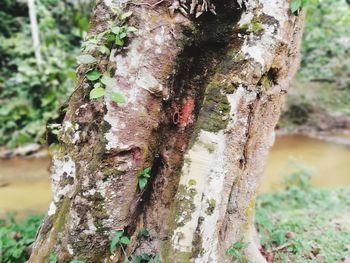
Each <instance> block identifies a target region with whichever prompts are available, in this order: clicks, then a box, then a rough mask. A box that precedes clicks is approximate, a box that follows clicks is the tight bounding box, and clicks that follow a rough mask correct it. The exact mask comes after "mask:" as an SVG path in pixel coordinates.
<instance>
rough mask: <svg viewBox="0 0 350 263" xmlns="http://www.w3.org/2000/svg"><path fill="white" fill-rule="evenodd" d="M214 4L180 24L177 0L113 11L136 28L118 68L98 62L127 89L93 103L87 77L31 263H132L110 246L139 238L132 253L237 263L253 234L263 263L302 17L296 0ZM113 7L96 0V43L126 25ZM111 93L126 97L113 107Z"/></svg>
mask: <svg viewBox="0 0 350 263" xmlns="http://www.w3.org/2000/svg"><path fill="white" fill-rule="evenodd" d="M187 2H190V1H187ZM199 2H200V1H199ZM212 2H214V4H215V6H216V9H215V12H216V14H217V15H214V14H212V13H210V12H204V13H203V14H202V15H201V16H200V17H199V18H195V17H193V15H189V16H187V17H186V16H184V15H183V14H182V13H183V11H186V9H183V10H175V13H174V15H173V16H170V14H169V10H168V7H169V6H170V5H171V3H170V2H168V1H156V0H153V1H152V0H143V1H139V2H137V1H127V0H117V1H116V3H114V4H117V5H119V6H120V7H122V8H124V10H129V11H132V12H133V16H132V17H131V19H130V20H129V24H131V25H134V26H135V27H137V28H138V33H137V34H136V35H135V36H133V37H131V38H130V39H129V40H128V43H127V46H126V48H125V50H124V51H123V52H122V53H119V54H117V55H116V53H115V52H113V51H112V52H111V54H112V55H110V56H109V59H108V65H106V58H101V59H100V60H99V64H100V65H98V66H100V69H101V70H106V68H107V67H109V68H112V69H113V72H114V73H113V76H114V78H115V80H116V81H117V85H116V86H112V87H111V86H109V87H107V90H106V95H105V97H104V99H102V100H90V99H89V96H88V94H89V92H90V90H91V89H92V87H91V85H90V84H89V83H88V82H87V81H86V80H85V79H84V73H85V72H86V66H83V65H80V66H79V68H78V79H77V88H76V90H75V92H74V93H73V95H72V96H71V98H70V100H69V106H68V108H67V109H66V110H65V111H64V112H65V115H64V116H62V118H63V122H62V125H63V127H62V132H61V133H60V135H59V143H60V145H61V147H60V150H58V151H57V152H56V153H55V155H54V157H53V163H52V185H53V191H54V198H53V202H52V204H51V206H50V209H49V212H48V215H47V217H46V219H45V220H44V222H43V224H42V226H41V228H40V231H39V233H38V236H37V239H36V241H35V244H34V246H33V252H32V256H31V258H30V260H29V262H47V258H48V256H49V255H50V253H54V254H56V255H57V256H58V259H59V262H69V260H71V259H74V258H76V259H81V260H84V261H85V262H119V261H122V260H123V257H124V256H123V254H122V252H121V250H120V246H119V247H118V249H117V250H116V252H115V253H113V254H110V251H109V245H110V242H111V238H112V236H113V235H114V232H115V231H116V230H124V231H125V235H127V236H129V237H130V239H131V244H129V245H127V246H124V248H125V250H126V254H128V255H131V254H133V255H139V254H141V253H148V254H150V255H155V254H157V253H159V254H160V256H161V259H162V262H220V263H221V262H232V261H233V259H232V257H230V256H229V255H228V254H227V249H228V248H229V247H230V246H231V245H232V244H233V243H235V242H237V241H238V240H240V238H241V237H244V238H245V240H246V242H248V244H249V245H248V247H247V248H246V251H245V252H246V254H247V255H248V257H249V258H250V259H251V261H252V262H264V258H263V257H262V256H261V255H260V253H259V245H258V243H257V240H256V233H255V229H254V226H253V217H254V203H255V197H256V192H257V187H258V184H259V178H260V175H261V172H262V170H263V166H264V162H265V157H266V155H267V152H268V149H269V147H270V145H271V144H272V142H273V138H274V127H275V124H276V122H277V120H278V117H279V114H280V110H281V105H282V103H283V98H284V96H285V94H286V91H287V89H288V85H289V82H290V81H291V79H292V77H293V75H294V73H295V72H296V69H297V66H298V48H299V42H300V38H301V33H302V22H303V16H302V14H300V15H299V16H295V15H293V14H291V12H290V9H289V4H290V3H289V1H286V0H254V1H253V0H250V1H242V0H241V1H238V2H236V1H223V0H222V1H212ZM112 4H113V3H112V1H107V0H105V1H98V3H97V5H96V8H95V10H94V14H93V17H92V21H91V29H90V32H89V35H90V36H92V35H96V34H97V33H99V32H102V31H104V30H105V29H106V27H107V26H108V22H109V21H112V20H113V19H114V17H113V13H112V12H111V5H112ZM188 7H189V8H190V6H189V5H188ZM113 91H115V92H121V93H123V94H124V96H125V98H126V101H127V102H126V103H125V104H121V105H118V104H116V103H114V102H113V101H111V99H110V96H109V94H111V92H113ZM147 167H151V177H150V179H149V182H148V184H147V185H146V188H145V190H144V191H142V192H141V191H140V190H139V187H138V174H139V173H140V172H141V171H142V170H144V169H145V168H147ZM144 228H145V229H147V230H148V231H149V237H142V238H141V239H140V238H139V237H138V233H139V231H140V230H141V229H144Z"/></svg>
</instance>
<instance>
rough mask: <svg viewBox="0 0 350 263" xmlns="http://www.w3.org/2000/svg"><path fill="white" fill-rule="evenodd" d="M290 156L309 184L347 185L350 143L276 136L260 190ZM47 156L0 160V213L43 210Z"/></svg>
mask: <svg viewBox="0 0 350 263" xmlns="http://www.w3.org/2000/svg"><path fill="white" fill-rule="evenodd" d="M290 158H293V159H294V160H296V162H297V163H304V164H306V165H307V166H309V167H311V168H313V169H314V171H315V174H316V175H315V176H313V177H312V184H313V185H314V186H320V187H336V186H346V185H347V186H350V147H346V146H342V145H339V144H334V143H329V142H325V141H321V140H317V139H311V138H308V137H305V136H285V137H281V138H277V140H276V142H275V145H274V146H273V148H272V151H271V153H270V155H269V158H268V163H267V168H266V170H265V174H264V178H263V180H262V186H261V189H260V191H261V192H267V191H270V190H272V189H276V188H279V187H281V186H280V182H281V180H282V175H283V174H285V173H287V172H288V167H289V168H290ZM49 162H50V160H49V158H37V159H14V160H9V161H1V160H0V217H3V216H4V214H5V213H7V212H8V211H17V213H18V214H19V217H23V216H24V215H27V214H29V213H40V212H46V210H47V207H48V205H49V203H50V200H51V187H50V178H49V172H48V166H49Z"/></svg>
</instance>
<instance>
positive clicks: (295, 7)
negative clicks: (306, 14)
mask: <svg viewBox="0 0 350 263" xmlns="http://www.w3.org/2000/svg"><path fill="white" fill-rule="evenodd" d="M300 7H301V0H293V1H292V3H291V4H290V10H291V11H292V13H296V12H297V11H299V9H300Z"/></svg>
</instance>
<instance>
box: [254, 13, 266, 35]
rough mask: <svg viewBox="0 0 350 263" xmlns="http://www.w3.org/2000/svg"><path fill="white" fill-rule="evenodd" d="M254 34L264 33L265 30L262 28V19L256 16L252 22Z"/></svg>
mask: <svg viewBox="0 0 350 263" xmlns="http://www.w3.org/2000/svg"><path fill="white" fill-rule="evenodd" d="M251 23H252V32H253V33H255V34H261V33H263V31H264V29H263V28H262V24H261V21H260V18H259V17H258V16H254V17H253V19H252V21H251Z"/></svg>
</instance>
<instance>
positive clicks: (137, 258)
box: [132, 256, 142, 263]
mask: <svg viewBox="0 0 350 263" xmlns="http://www.w3.org/2000/svg"><path fill="white" fill-rule="evenodd" d="M132 260H133V262H135V263H141V262H142V257H141V256H132Z"/></svg>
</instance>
